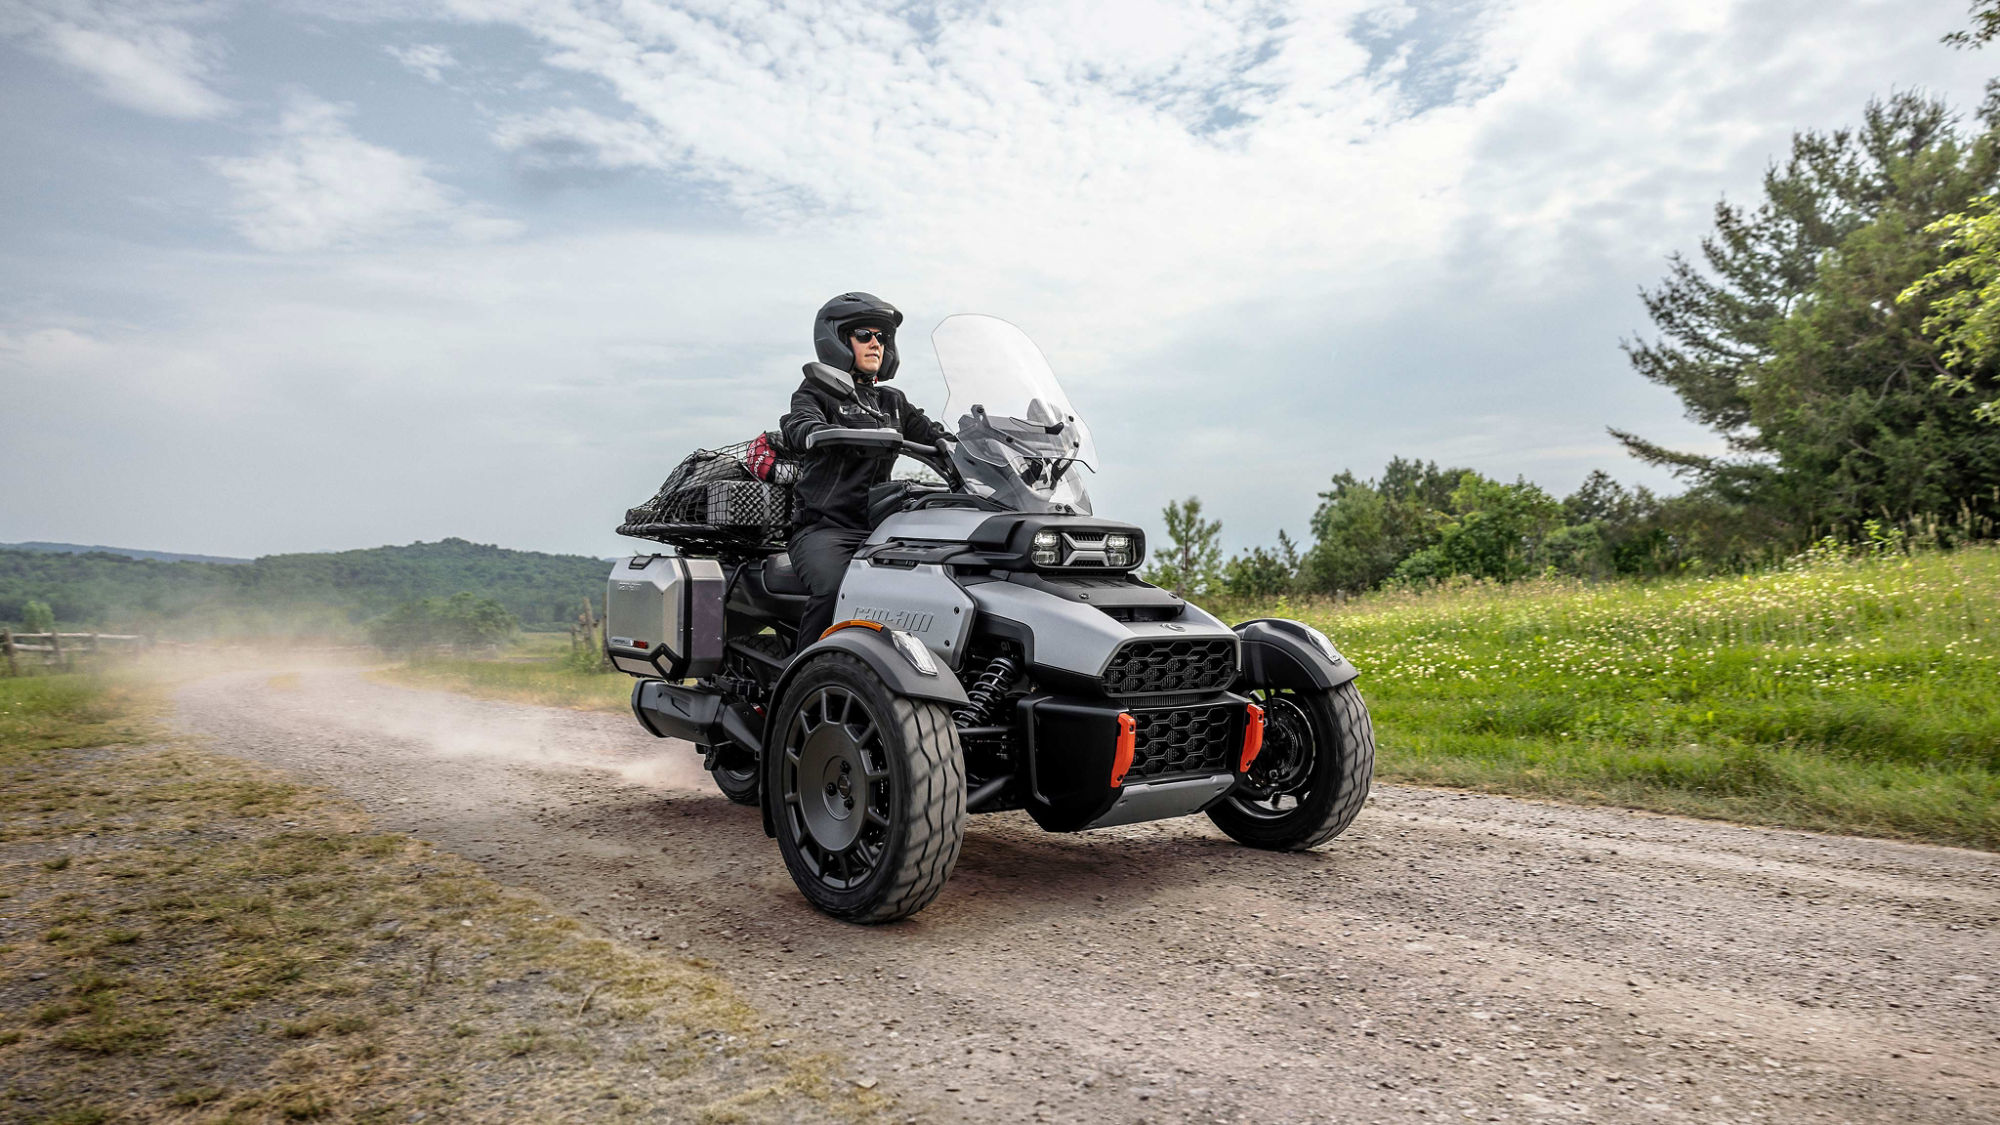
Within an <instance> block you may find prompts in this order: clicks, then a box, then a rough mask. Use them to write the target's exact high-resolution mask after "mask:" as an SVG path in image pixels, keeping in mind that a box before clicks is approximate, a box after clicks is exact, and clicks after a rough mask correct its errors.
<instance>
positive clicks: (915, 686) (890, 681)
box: [759, 629, 968, 837]
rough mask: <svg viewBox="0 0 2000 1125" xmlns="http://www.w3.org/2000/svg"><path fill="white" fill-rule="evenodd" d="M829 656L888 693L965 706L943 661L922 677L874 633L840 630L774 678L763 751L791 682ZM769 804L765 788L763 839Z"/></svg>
mask: <svg viewBox="0 0 2000 1125" xmlns="http://www.w3.org/2000/svg"><path fill="white" fill-rule="evenodd" d="M829 652H845V653H848V654H850V655H852V656H855V657H857V658H859V659H860V660H861V661H862V662H863V663H865V664H867V665H868V667H869V668H870V669H871V670H872V671H873V672H874V673H875V674H876V675H877V676H880V677H882V682H883V683H885V684H887V685H889V690H890V691H893V692H895V693H896V694H898V695H901V696H905V697H908V698H910V699H929V700H932V701H935V702H938V703H942V704H944V705H945V706H947V707H952V706H962V705H964V704H965V703H967V702H968V700H967V699H966V697H965V685H964V684H961V683H959V682H958V677H957V676H956V675H954V674H952V670H951V667H950V665H947V664H946V663H945V662H944V661H942V660H939V661H937V662H936V663H937V675H935V676H926V675H924V674H923V673H922V672H919V671H917V670H916V669H915V668H912V667H910V662H909V661H907V660H905V659H903V654H902V653H900V652H897V651H896V646H895V645H893V644H891V643H890V642H889V638H887V637H884V636H883V635H882V634H880V633H878V632H876V631H875V630H873V629H842V630H840V631H839V632H837V633H833V634H831V635H829V636H825V637H821V638H820V639H819V640H817V641H814V642H813V644H812V647H810V648H808V649H806V650H805V651H804V652H801V653H799V654H798V655H797V656H794V657H792V662H791V663H790V664H787V665H785V670H784V672H783V673H781V674H780V675H779V676H778V683H777V686H776V687H774V688H773V689H772V690H771V695H770V700H771V706H770V710H769V711H768V712H766V713H765V715H764V748H765V749H768V748H770V747H773V746H775V745H776V744H777V741H776V740H777V738H778V736H779V735H781V734H783V733H784V732H783V731H782V730H781V729H780V728H779V726H778V724H779V723H781V722H783V721H784V716H783V715H782V714H781V713H780V712H781V708H780V707H779V706H778V705H779V704H780V703H782V702H783V701H784V698H785V693H786V692H788V691H790V690H791V689H792V681H793V680H794V679H796V678H797V677H798V674H799V672H800V671H801V670H803V669H804V668H805V667H806V665H808V664H811V663H812V662H813V661H814V660H816V659H819V658H820V657H823V656H825V655H826V654H827V653H829ZM763 753H764V750H763V749H760V750H759V760H760V761H761V760H762V754H763ZM771 801H772V794H771V791H770V787H769V786H766V787H765V788H764V800H763V802H762V803H763V806H764V835H766V836H772V837H775V836H777V834H778V828H777V821H776V820H775V819H774V817H775V816H776V813H775V812H774V811H773V810H772V808H771Z"/></svg>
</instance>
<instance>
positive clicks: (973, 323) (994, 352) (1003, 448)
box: [931, 314, 1097, 514]
mask: <svg viewBox="0 0 2000 1125" xmlns="http://www.w3.org/2000/svg"><path fill="white" fill-rule="evenodd" d="M931 344H932V346H934V347H935V348H936V349H937V357H938V366H939V367H940V368H942V369H943V371H944V381H945V387H946V392H947V393H946V397H945V406H944V416H945V418H946V420H947V424H948V425H949V426H950V427H951V428H952V430H953V431H955V432H956V433H957V434H958V437H959V444H958V448H957V449H956V450H955V451H954V457H953V460H954V461H955V462H957V463H958V466H959V471H960V473H962V474H963V475H964V476H965V478H966V483H967V485H968V486H970V487H972V488H973V489H974V490H975V491H978V492H980V493H981V494H982V495H989V496H991V497H992V498H993V499H995V500H998V501H999V502H1001V503H1004V504H1007V505H1008V506H1009V507H1012V508H1015V509H1016V510H1020V511H1072V512H1079V513H1083V514H1089V512H1090V497H1089V495H1088V493H1087V492H1086V491H1085V489H1084V487H1083V479H1082V473H1083V470H1085V469H1091V468H1093V465H1094V462H1095V461H1096V459H1097V446H1096V445H1095V443H1093V442H1092V441H1091V439H1090V427H1088V426H1086V425H1084V423H1083V419H1081V418H1079V417H1077V415H1076V410H1075V408H1073V407H1072V406H1070V402H1069V396H1068V395H1066V394H1064V393H1063V389H1062V386H1061V385H1060V384H1058V383H1057V382H1056V375H1055V372H1054V371H1052V370H1050V369H1049V361H1048V359H1047V358H1046V357H1044V356H1043V355H1042V350H1041V349H1040V348H1038V347H1036V346H1035V342H1034V341H1033V340H1030V339H1028V334H1027V333H1025V332H1023V331H1021V330H1020V329H1019V328H1016V327H1015V326H1013V325H1012V324H1009V323H1007V322H1006V321H1004V320H1001V319H999V318H998V317H991V316H981V315H977V314H960V315H958V316H950V317H946V318H945V319H944V322H943V323H941V324H939V325H938V326H937V329H936V330H935V331H933V332H932V333H931Z"/></svg>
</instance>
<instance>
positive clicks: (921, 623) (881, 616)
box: [854, 606, 937, 633]
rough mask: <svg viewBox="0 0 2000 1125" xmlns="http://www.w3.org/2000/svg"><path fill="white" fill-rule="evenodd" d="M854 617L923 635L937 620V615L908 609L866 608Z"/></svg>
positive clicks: (857, 610)
mask: <svg viewBox="0 0 2000 1125" xmlns="http://www.w3.org/2000/svg"><path fill="white" fill-rule="evenodd" d="M854 616H856V617H858V618H860V619H861V620H863V621H879V622H881V623H882V624H883V625H886V626H888V627H889V628H891V629H901V630H903V631H904V632H905V633H922V632H924V631H926V630H928V629H929V628H930V627H931V622H933V621H935V620H937V615H935V614H930V613H917V612H915V611H913V610H907V609H869V608H867V607H865V606H863V607H861V608H859V609H856V610H855V611H854Z"/></svg>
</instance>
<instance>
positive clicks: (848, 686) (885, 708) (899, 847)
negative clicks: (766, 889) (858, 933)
mask: <svg viewBox="0 0 2000 1125" xmlns="http://www.w3.org/2000/svg"><path fill="white" fill-rule="evenodd" d="M779 708H780V710H779V715H780V716H781V718H782V722H781V724H780V725H779V728H778V729H779V730H780V732H781V733H780V735H779V737H778V738H777V739H776V740H775V741H774V744H773V746H772V748H771V750H770V752H769V753H768V754H767V755H766V757H767V761H766V763H765V772H764V783H765V784H766V785H768V786H769V787H770V793H771V807H772V814H773V820H774V821H775V822H776V827H777V831H778V849H779V851H780V852H782V853H783V854H784V857H785V866H786V867H787V868H788V869H789V870H790V871H791V873H792V881H793V882H794V883H796V884H797V885H798V888H799V891H800V893H802V894H804V895H805V896H806V900H807V901H808V902H811V903H812V904H813V906H815V907H817V908H818V909H820V910H822V911H824V912H826V913H828V914H831V915H833V916H834V917H836V918H843V919H846V920H847V921H850V922H888V921H893V920H895V919H897V918H904V917H908V916H909V915H911V914H914V913H916V912H917V911H919V910H921V909H923V908H924V907H925V906H926V905H928V904H929V903H930V901H931V900H932V899H934V898H936V897H937V895H938V892H939V891H941V890H943V889H944V884H945V880H946V879H947V878H948V877H950V875H951V869H952V866H953V865H954V864H955V863H957V862H958V849H959V844H960V843H961V842H962V841H963V839H964V837H965V762H964V758H963V756H962V755H961V754H960V751H959V746H958V729H957V727H955V726H953V724H952V721H951V714H950V712H948V711H946V710H945V709H944V708H943V707H941V706H939V705H937V704H935V703H930V702H926V701H923V700H915V699H906V698H904V697H902V696H899V695H896V694H894V693H893V692H891V691H890V690H889V689H888V687H887V686H886V685H884V684H883V683H882V681H881V680H880V679H878V678H877V677H876V676H875V673H874V672H873V671H872V670H870V669H869V667H868V666H867V665H866V664H865V663H863V662H862V661H860V660H858V659H856V658H854V657H852V656H848V655H846V654H845V653H829V654H827V655H826V656H823V657H820V658H818V659H815V660H814V661H813V662H812V664H811V665H809V666H807V667H806V668H804V669H802V670H800V672H799V674H798V678H797V679H795V680H794V681H793V682H792V685H791V687H790V688H789V689H788V690H787V691H786V693H785V698H784V700H783V701H782V702H781V703H780V704H779Z"/></svg>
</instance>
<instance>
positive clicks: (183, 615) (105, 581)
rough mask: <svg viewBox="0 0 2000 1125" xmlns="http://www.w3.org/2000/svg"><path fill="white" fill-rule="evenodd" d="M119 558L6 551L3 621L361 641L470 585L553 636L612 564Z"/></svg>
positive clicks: (472, 550)
mask: <svg viewBox="0 0 2000 1125" xmlns="http://www.w3.org/2000/svg"><path fill="white" fill-rule="evenodd" d="M148 553H149V554H156V555H161V556H162V557H157V558H145V557H134V556H133V555H131V554H125V553H118V552H113V551H89V552H87V553H74V552H67V551H50V550H34V549H22V548H19V547H4V548H0V621H19V620H21V612H22V607H23V606H24V605H26V604H27V603H28V602H29V601H31V600H39V601H43V602H47V603H48V604H49V606H50V607H51V608H52V609H54V610H55V614H56V620H58V621H60V622H62V623H63V624H65V625H79V626H82V625H88V626H94V627H99V628H104V629H106V630H110V629H113V628H116V629H120V630H124V629H131V630H134V631H139V632H147V633H155V634H159V635H163V636H170V637H202V636H270V635H307V634H310V635H318V636H326V635H357V634H358V630H359V627H360V626H361V624H362V623H364V622H366V621H368V620H369V619H371V618H373V617H377V616H380V615H381V614H383V613H385V612H387V611H388V610H389V609H391V608H393V607H394V606H396V605H398V604H400V603H402V602H406V601H410V600H412V599H415V598H430V597H449V596H451V595H452V594H456V593H458V592H459V591H461V590H469V591H471V592H473V593H476V594H479V595H481V596H483V597H489V598H492V599H494V600H495V601H498V602H499V603H500V604H502V605H504V606H506V607H507V608H508V610H509V611H511V612H512V613H513V614H514V616H516V617H518V618H520V620H521V623H522V625H524V626H525V627H527V628H530V629H535V628H541V629H556V628H561V627H562V626H564V625H567V624H568V623H569V622H570V621H572V620H574V619H575V617H576V614H577V611H579V610H580V609H582V608H583V602H584V599H585V598H589V599H591V601H592V602H593V603H594V604H599V603H601V601H602V598H603V596H604V580H605V575H607V574H608V573H610V564H609V563H607V562H606V561H605V560H603V559H594V558H587V557H585V556H582V555H550V554H543V553H541V552H539V551H511V550H508V549H506V548H504V547H495V546H490V545H486V544H481V543H469V542H467V541H465V540H463V539H445V540H441V541H439V542H436V543H412V544H410V545H408V546H406V547H373V548H369V549H367V550H358V551H329V552H325V553H319V554H301V555H266V556H264V557H262V558H259V559H253V560H249V561H238V560H227V561H182V560H180V559H176V558H173V557H171V556H166V555H165V553H164V552H148Z"/></svg>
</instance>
